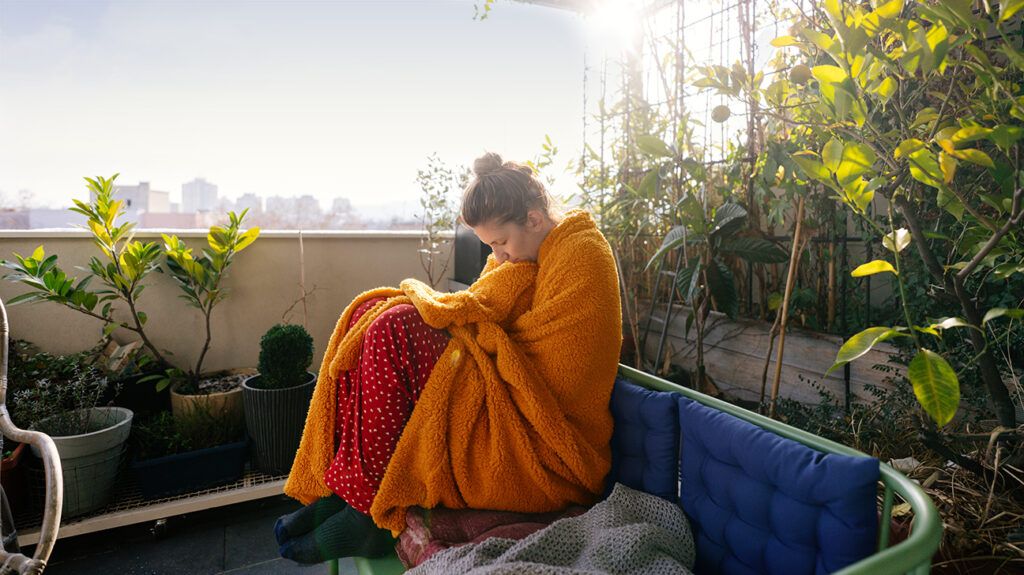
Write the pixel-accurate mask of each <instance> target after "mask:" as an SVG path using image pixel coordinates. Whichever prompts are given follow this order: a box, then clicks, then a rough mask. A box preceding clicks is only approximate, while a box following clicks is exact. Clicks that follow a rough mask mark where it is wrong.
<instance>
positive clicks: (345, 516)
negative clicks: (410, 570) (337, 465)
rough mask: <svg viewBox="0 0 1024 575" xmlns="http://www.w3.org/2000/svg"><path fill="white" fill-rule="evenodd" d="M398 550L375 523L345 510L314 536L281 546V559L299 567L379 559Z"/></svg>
mask: <svg viewBox="0 0 1024 575" xmlns="http://www.w3.org/2000/svg"><path fill="white" fill-rule="evenodd" d="M394 548H395V538H394V537H392V536H391V532H390V531H388V530H387V529H381V528H379V527H377V526H376V525H374V523H373V519H371V518H370V517H369V516H367V515H363V514H362V513H360V512H358V511H356V510H355V509H353V508H351V507H345V509H343V510H342V511H340V512H339V513H335V514H334V515H333V516H332V517H330V518H329V519H327V520H326V521H324V522H323V523H322V524H320V526H319V527H317V528H316V529H314V530H313V531H312V532H311V533H307V534H305V535H302V536H299V537H295V538H293V539H291V540H290V541H287V542H286V543H284V544H283V545H281V548H280V553H281V557H284V558H286V559H291V560H292V561H295V562H298V563H323V562H324V561H328V560H330V559H338V558H340V557H380V556H382V555H387V554H388V553H390V552H391V551H392V550H393V549H394Z"/></svg>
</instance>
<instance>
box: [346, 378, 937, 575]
mask: <svg viewBox="0 0 1024 575" xmlns="http://www.w3.org/2000/svg"><path fill="white" fill-rule="evenodd" d="M619 375H621V376H622V377H624V378H626V379H628V380H629V381H631V382H633V383H635V384H637V385H641V386H643V387H646V388H648V389H653V390H656V391H670V392H673V393H678V394H681V395H683V396H685V397H688V398H690V399H692V400H694V401H697V402H700V403H702V404H704V405H706V406H708V407H711V408H714V409H717V410H719V411H724V412H725V413H728V414H730V415H733V416H735V417H738V418H740V419H742V420H743V421H747V422H749V423H752V424H754V425H756V426H758V427H761V428H763V429H767V430H768V431H771V432H772V433H775V434H777V435H780V436H782V437H785V438H788V439H792V440H793V441H796V442H799V443H802V444H804V445H806V446H808V447H811V448H813V449H816V450H818V451H821V452H823V453H837V454H841V455H852V456H855V457H857V456H859V457H866V455H865V454H863V453H861V452H860V451H857V450H856V449H853V448H852V447H847V446H845V445H841V444H839V443H836V442H834V441H830V440H828V439H825V438H823V437H819V436H817V435H814V434H812V433H808V432H806V431H804V430H802V429H797V428H795V427H792V426H790V425H786V424H785V423H780V422H778V421H775V420H773V419H769V418H767V417H765V416H763V415H759V414H757V413H754V412H752V411H750V410H747V409H743V408H742V407H737V406H735V405H732V404H730V403H727V402H725V401H722V400H720V399H715V398H713V397H711V396H709V395H705V394H703V393H699V392H697V391H693V390H692V389H687V388H685V387H682V386H680V385H677V384H675V383H672V382H670V381H666V380H664V379H661V378H659V377H655V376H653V375H650V374H647V373H644V372H642V371H637V370H635V369H633V368H631V367H628V366H625V365H621V364H620V365H619ZM879 469H880V471H881V479H880V481H881V483H882V486H883V487H884V490H885V491H884V495H883V497H882V509H881V515H880V516H881V524H880V526H879V530H878V551H877V552H876V553H875V554H873V555H871V556H870V557H865V558H864V559H862V560H860V561H858V562H857V563H854V564H853V565H850V566H849V567H847V568H845V569H843V570H842V571H839V572H837V573H838V574H840V575H899V574H903V573H910V574H913V575H924V574H926V573H928V572H929V571H930V570H931V562H932V556H933V555H934V554H935V551H936V550H937V549H938V548H939V542H940V541H941V540H942V519H941V518H940V517H939V512H938V510H937V509H936V508H935V504H934V503H932V500H931V499H930V498H929V497H928V495H927V494H925V492H924V490H922V489H921V487H920V486H919V485H917V484H916V483H914V482H913V481H911V480H910V479H908V478H907V477H906V476H904V475H903V474H902V473H900V472H898V471H896V470H895V469H893V468H892V467H890V466H889V465H887V464H885V463H879ZM895 494H898V495H899V496H900V497H901V498H902V499H903V500H904V501H906V502H907V503H909V504H910V508H911V509H912V510H913V512H914V522H913V529H912V530H911V532H910V536H909V537H907V539H906V540H904V541H901V542H900V543H898V544H896V545H893V546H892V547H889V525H890V521H891V517H892V506H893V499H894V495H895ZM355 563H356V568H357V569H358V570H359V573H360V574H361V575H395V574H398V573H402V572H404V571H405V568H404V567H403V566H402V563H401V562H400V561H399V560H398V557H397V556H395V555H394V554H392V555H390V556H387V557H382V558H380V559H366V558H363V557H356V558H355ZM330 569H331V574H332V575H337V573H338V562H337V560H335V561H331V562H330Z"/></svg>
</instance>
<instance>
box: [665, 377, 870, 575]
mask: <svg viewBox="0 0 1024 575" xmlns="http://www.w3.org/2000/svg"><path fill="white" fill-rule="evenodd" d="M677 399H678V402H679V421H680V427H681V430H682V436H683V445H682V456H681V457H682V459H681V461H680V473H681V476H682V483H681V487H680V493H681V497H680V503H681V504H682V506H683V509H684V510H685V511H686V514H687V515H688V516H689V517H690V522H691V524H692V526H693V531H694V535H695V536H696V538H697V565H696V572H697V573H722V574H730V575H732V574H741V573H742V574H747V573H751V574H752V573H761V574H783V573H785V574H787V575H796V574H800V573H831V572H833V571H836V570H838V569H841V568H842V567H845V566H847V565H849V564H851V563H854V562H856V561H858V560H860V559H862V558H864V557H867V556H868V555H870V554H871V553H873V552H874V549H875V544H876V538H877V535H876V533H877V529H878V525H877V521H878V516H877V511H876V503H875V493H876V489H877V482H878V476H879V471H878V460H877V459H875V458H871V457H850V456H846V455H834V454H824V453H821V452H818V451H815V450H813V449H811V448H809V447H807V446H805V445H802V444H800V443H797V442H795V441H791V440H789V439H785V438H783V437H779V436H778V435H775V434H774V433H771V432H768V431H766V430H764V429H761V428H759V427H757V426H755V425H752V424H750V423H747V422H745V421H742V420H740V419H738V418H736V417H733V416H731V415H729V414H727V413H724V412H721V411H718V410H715V409H711V408H709V407H706V406H704V405H701V404H700V403H697V402H695V401H692V400H690V399H687V398H685V397H681V396H680V397H678V398H677Z"/></svg>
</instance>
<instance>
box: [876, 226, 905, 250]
mask: <svg viewBox="0 0 1024 575" xmlns="http://www.w3.org/2000/svg"><path fill="white" fill-rule="evenodd" d="M882 245H883V246H885V247H886V249H888V250H889V251H890V252H896V253H899V252H902V251H903V248H905V247H907V246H909V245H910V232H909V231H908V230H907V229H906V228H900V229H898V230H896V231H894V232H892V233H888V234H885V235H884V236H882Z"/></svg>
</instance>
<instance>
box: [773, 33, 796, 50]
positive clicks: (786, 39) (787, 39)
mask: <svg viewBox="0 0 1024 575" xmlns="http://www.w3.org/2000/svg"><path fill="white" fill-rule="evenodd" d="M799 43H800V41H799V40H797V39H796V38H794V37H793V36H779V37H778V38H776V39H774V40H772V41H771V45H772V46H775V47H776V48H784V47H786V46H795V45H796V44H799Z"/></svg>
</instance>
